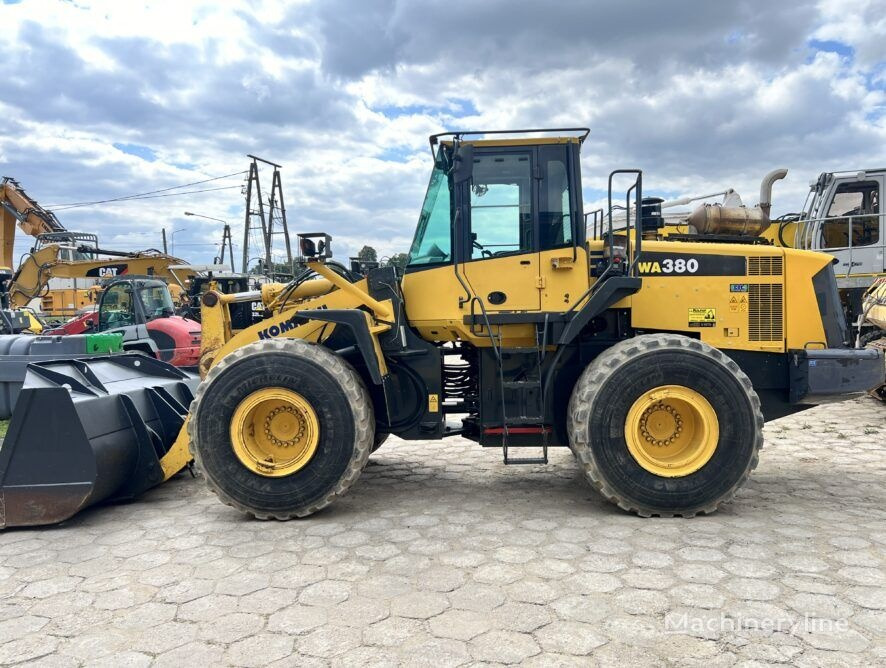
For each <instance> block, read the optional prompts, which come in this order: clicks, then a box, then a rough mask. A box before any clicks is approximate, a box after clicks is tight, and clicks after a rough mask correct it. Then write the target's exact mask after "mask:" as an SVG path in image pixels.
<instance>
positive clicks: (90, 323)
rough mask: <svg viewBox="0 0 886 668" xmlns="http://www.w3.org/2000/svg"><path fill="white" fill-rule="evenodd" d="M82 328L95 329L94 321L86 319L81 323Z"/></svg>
mask: <svg viewBox="0 0 886 668" xmlns="http://www.w3.org/2000/svg"><path fill="white" fill-rule="evenodd" d="M83 327H84V328H86V329H92V328H93V327H95V320H93V319H92V318H87V319H86V320H85V321H84V322H83Z"/></svg>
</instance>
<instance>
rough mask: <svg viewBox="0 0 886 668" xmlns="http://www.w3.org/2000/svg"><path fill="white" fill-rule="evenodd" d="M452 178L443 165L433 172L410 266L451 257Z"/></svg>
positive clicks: (444, 260)
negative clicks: (448, 175) (450, 181)
mask: <svg viewBox="0 0 886 668" xmlns="http://www.w3.org/2000/svg"><path fill="white" fill-rule="evenodd" d="M449 202H450V196H449V178H448V177H447V175H446V172H445V171H444V169H443V167H442V165H439V164H438V165H436V166H435V167H434V171H433V172H431V181H430V183H428V190H427V192H426V193H425V201H424V203H423V204H422V207H421V214H420V215H419V218H418V225H417V226H416V229H415V239H413V241H412V247H411V248H410V249H409V259H408V261H407V266H409V267H416V266H422V265H437V264H444V263H446V262H449V261H450V260H451V258H452V232H451V227H450V222H449V221H450V206H449Z"/></svg>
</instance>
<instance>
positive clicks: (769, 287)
mask: <svg viewBox="0 0 886 668" xmlns="http://www.w3.org/2000/svg"><path fill="white" fill-rule="evenodd" d="M766 259H768V258H766ZM783 293H784V288H783V286H782V284H781V283H758V284H755V283H751V284H750V285H749V286H748V338H749V339H750V340H751V341H781V340H782V339H783V338H784V309H783V307H782V301H783V296H784V294H783Z"/></svg>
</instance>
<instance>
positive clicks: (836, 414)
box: [0, 399, 886, 668]
mask: <svg viewBox="0 0 886 668" xmlns="http://www.w3.org/2000/svg"><path fill="white" fill-rule="evenodd" d="M498 454H499V453H498V451H494V450H482V449H480V448H479V447H478V446H474V445H473V444H470V443H467V442H465V441H459V440H455V441H449V442H447V443H445V444H440V443H432V442H423V443H404V442H402V441H395V440H394V439H391V441H389V442H388V443H386V444H385V446H384V447H383V448H382V449H381V450H380V451H379V452H378V453H376V454H375V455H374V456H373V457H372V459H371V460H370V464H369V466H368V468H367V469H366V471H365V473H364V475H363V477H362V479H361V480H360V482H359V483H358V484H357V485H356V487H355V488H354V490H353V491H352V493H351V495H350V496H348V497H347V499H345V500H344V501H343V502H340V503H338V504H337V505H335V506H333V507H332V508H330V509H328V510H327V511H325V512H323V513H322V514H320V515H317V516H315V517H313V518H310V519H308V520H303V521H299V522H289V523H279V522H271V523H262V522H257V521H250V520H247V519H245V518H243V517H241V516H240V515H239V514H237V513H236V512H234V511H233V510H231V509H229V508H227V507H225V506H222V505H220V504H219V503H217V502H216V500H215V498H214V497H212V496H211V495H210V494H209V493H208V492H207V491H206V489H205V487H204V485H203V484H202V482H200V481H195V480H192V479H190V478H189V477H179V478H177V479H176V480H174V481H172V482H171V483H169V484H167V485H165V486H163V487H161V488H158V489H156V490H154V491H152V492H151V493H150V494H148V495H147V496H145V497H144V498H143V499H142V500H141V501H139V502H138V503H134V504H131V505H127V506H117V507H110V508H99V509H96V510H93V511H90V512H87V513H84V514H83V515H81V516H80V517H79V518H77V519H75V520H74V521H72V522H70V523H68V524H67V525H66V526H64V527H61V528H55V529H43V530H25V531H22V530H18V531H8V532H6V533H3V534H0V663H2V664H8V663H17V662H34V664H35V665H37V664H39V665H47V666H69V665H70V666H76V665H84V664H88V665H108V666H124V665H131V666H140V665H148V664H150V663H152V662H156V664H157V665H170V666H180V665H186V664H187V665H213V664H215V665H217V664H233V665H242V666H259V665H267V664H273V665H308V666H311V665H318V666H320V665H329V664H332V665H342V666H345V665H397V664H406V665H421V666H423V667H424V668H427V667H430V666H434V667H436V666H447V665H451V666H455V665H462V664H472V663H475V664H480V663H483V664H485V663H527V664H529V665H573V664H575V665H584V666H586V665H594V664H600V665H637V664H644V665H668V664H679V665H703V666H719V665H724V666H726V665H744V666H757V665H765V664H779V663H789V664H794V665H800V666H806V665H809V666H817V665H872V664H874V663H878V662H879V663H881V664H882V663H883V662H886V569H884V562H886V492H884V484H886V406H884V405H883V404H880V403H878V402H876V401H874V400H872V399H859V400H856V401H850V402H845V403H842V404H837V405H833V406H828V407H819V408H816V409H813V410H811V411H808V412H804V413H802V414H799V415H795V416H793V417H791V418H787V419H783V420H780V421H776V422H773V423H771V424H769V425H767V427H766V447H765V449H764V451H763V455H762V459H761V462H760V467H759V469H758V470H757V471H756V473H755V474H754V475H753V477H752V478H751V481H750V483H749V484H748V485H747V487H746V488H745V489H744V490H743V491H742V492H741V493H740V494H739V496H738V498H737V499H736V501H735V502H733V503H732V504H731V505H729V506H728V507H726V508H725V509H724V510H722V511H721V512H719V513H718V514H716V515H714V516H711V517H700V518H696V519H692V520H682V519H680V520H656V519H652V520H643V519H638V518H635V517H632V516H629V515H626V514H623V513H622V512H620V511H618V510H617V509H616V508H614V507H612V506H610V505H609V504H607V503H605V502H604V501H602V500H601V499H600V498H598V497H597V496H595V495H594V494H593V493H592V492H591V490H590V489H589V488H588V487H587V485H586V484H585V483H584V481H583V480H582V479H581V478H580V475H579V472H578V469H577V467H576V465H575V463H574V462H573V459H572V457H571V455H570V454H569V452H568V451H555V453H554V457H553V462H554V463H553V464H552V465H551V466H549V467H548V468H547V469H546V470H536V469H535V468H533V467H507V468H506V467H504V466H503V465H502V464H501V463H500V460H499V456H498Z"/></svg>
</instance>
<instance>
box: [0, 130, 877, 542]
mask: <svg viewBox="0 0 886 668" xmlns="http://www.w3.org/2000/svg"><path fill="white" fill-rule="evenodd" d="M587 132H588V131H587V130H586V129H577V130H576V129H562V130H544V131H520V132H517V133H505V132H484V133H468V132H458V133H444V134H441V135H435V136H433V137H431V149H432V153H433V159H434V164H433V170H432V173H431V178H430V183H429V186H428V189H427V193H426V195H425V200H424V204H423V206H422V210H421V214H420V216H419V221H418V226H417V229H416V232H415V238H414V241H413V244H412V247H411V249H410V252H409V260H408V264H407V266H406V269H405V273H404V275H403V276H402V277H401V276H399V275H398V273H397V271H396V270H395V269H394V268H379V269H373V270H371V271H369V272H368V275H367V276H366V277H365V278H359V277H355V276H353V275H351V274H350V273H349V272H348V271H347V270H346V269H345V268H343V267H341V266H339V265H337V264H335V263H334V262H331V261H330V258H331V255H332V254H331V239H330V238H329V236H327V235H325V234H302V235H299V247H300V252H301V255H302V256H303V261H304V263H305V264H306V266H307V267H308V268H309V269H310V272H306V273H304V274H302V275H300V276H299V277H298V278H297V279H296V280H295V281H293V282H292V283H290V284H288V285H286V286H281V285H268V286H264V287H263V288H262V292H261V294H260V295H259V294H258V293H242V294H222V293H220V292H218V291H209V292H207V293H206V294H205V295H204V296H203V307H202V323H203V339H202V350H201V374H202V375H203V376H204V378H203V381H202V382H201V383H200V384H199V386H198V387H197V389H196V392H195V395H194V401H193V403H191V404H190V411H189V413H188V414H185V412H184V410H182V409H181V408H179V409H178V412H177V413H176V412H175V408H170V406H173V404H172V403H171V402H165V403H164V402H158V400H157V396H159V395H157V396H154V395H151V397H150V398H151V401H145V400H144V399H142V400H141V401H139V402H132V401H129V400H128V393H130V392H138V391H139V390H140V389H141V388H143V387H152V382H154V383H157V384H158V385H159V386H162V385H163V383H167V384H168V383H169V382H171V379H169V378H168V376H167V377H160V376H158V377H157V378H155V379H154V380H152V379H151V377H150V375H151V374H152V373H157V372H156V371H154V370H149V369H142V370H141V371H140V373H141V374H143V375H142V377H140V378H139V379H136V378H133V377H127V382H126V383H120V384H118V385H117V387H119V388H120V389H119V394H118V396H117V399H118V400H119V405H120V407H121V408H120V411H121V412H122V411H125V412H126V415H127V417H128V420H129V422H130V425H131V426H128V427H127V426H125V422H124V421H122V420H121V421H120V423H119V424H117V425H115V426H114V430H113V431H108V430H107V429H105V430H101V429H98V428H96V429H81V432H82V434H84V435H81V436H80V438H85V439H86V440H87V441H88V444H89V446H90V447H92V448H93V449H94V450H96V451H98V449H99V445H101V446H102V448H101V449H102V451H103V452H105V453H106V452H107V451H108V450H109V449H112V447H113V449H116V450H118V451H120V452H134V448H135V447H136V444H137V443H144V442H146V439H147V442H151V443H154V444H155V445H154V447H155V451H156V453H157V462H156V464H157V465H158V466H159V467H160V468H162V470H163V471H164V473H165V474H166V473H170V472H173V471H175V470H178V469H179V468H181V466H183V465H184V463H186V462H187V461H188V459H189V458H190V456H191V455H193V457H194V459H195V460H196V462H197V464H198V465H199V467H200V468H201V469H202V470H203V472H204V474H205V476H206V479H207V481H208V484H209V486H210V487H211V488H212V490H213V491H215V492H216V493H217V494H218V496H219V498H220V499H221V500H222V501H224V502H225V503H228V504H230V505H231V506H233V507H235V508H238V509H240V510H242V511H244V512H246V513H249V514H251V515H254V516H255V517H258V518H277V519H289V518H294V517H303V516H306V515H310V514H311V513H313V512H315V511H317V510H320V509H321V508H323V507H325V506H327V505H329V504H330V503H332V502H333V501H334V500H335V499H336V498H338V497H339V496H341V495H343V494H345V493H346V492H347V491H348V489H349V488H350V487H351V485H352V484H353V483H354V482H355V481H356V480H357V478H358V477H359V475H360V473H361V471H362V470H363V468H364V466H365V465H366V462H367V459H368V457H369V455H370V453H371V452H372V451H373V450H374V449H375V448H377V447H379V445H381V443H382V441H384V439H385V438H386V437H387V435H388V434H395V435H397V436H400V437H401V438H404V439H428V440H431V439H439V438H443V437H447V436H452V435H461V436H463V437H466V438H468V439H471V440H473V441H476V442H477V443H479V444H480V445H482V446H488V447H496V448H501V451H502V455H503V460H504V463H505V464H536V465H540V464H544V463H546V462H547V459H548V449H549V448H550V447H558V446H564V447H569V448H571V449H572V452H573V454H574V455H575V457H576V458H577V460H578V461H579V464H580V466H581V468H582V471H583V472H584V474H585V476H586V478H587V480H588V482H589V483H590V484H591V485H592V486H593V487H594V488H595V489H597V490H598V491H599V492H600V493H601V494H603V495H604V496H605V497H606V498H608V499H610V500H611V501H612V502H614V503H616V504H618V505H619V506H620V507H621V508H623V509H625V510H628V511H631V512H634V513H637V514H638V515H641V516H652V515H658V516H674V515H680V516H685V517H691V516H693V515H696V514H698V513H709V512H712V511H714V510H716V509H717V508H718V507H719V506H720V505H721V504H722V503H724V502H726V501H728V500H729V499H731V498H732V497H733V496H734V494H735V493H736V491H737V490H738V489H739V488H740V487H741V485H742V484H743V483H744V482H745V481H746V480H747V478H748V476H749V475H750V473H751V471H752V470H753V469H754V467H755V466H756V465H757V461H758V456H759V450H760V447H761V445H762V441H763V436H762V427H763V422H764V418H769V417H775V416H779V415H783V414H786V413H789V412H791V411H795V410H799V409H800V408H802V407H803V405H804V404H805V403H807V402H809V401H811V400H813V399H814V398H815V396H816V395H819V396H845V395H847V394H849V393H856V392H861V391H864V390H865V389H867V388H869V387H873V386H874V385H877V384H878V383H880V382H882V380H883V377H884V364H883V355H882V352H881V351H878V350H873V349H867V350H865V349H855V348H851V347H849V345H848V343H847V341H848V332H847V328H846V323H845V321H844V319H843V316H842V312H841V310H840V308H839V302H838V297H837V286H836V282H835V278H834V272H833V268H832V265H831V259H830V258H829V257H828V256H826V255H823V254H820V253H815V252H809V251H802V250H794V249H784V248H775V247H772V246H768V245H761V244H745V243H722V242H718V239H716V238H708V239H706V240H705V241H706V243H698V242H693V241H685V240H653V239H652V238H651V237H653V236H654V231H655V230H654V228H655V226H656V225H657V222H656V221H655V220H647V219H646V217H645V216H641V217H640V219H639V220H638V219H636V216H633V217H632V216H631V215H630V213H631V211H632V209H633V210H635V211H643V207H642V206H641V202H642V199H643V178H642V173H641V172H640V170H634V169H631V170H617V171H615V172H613V173H612V174H610V177H609V206H608V212H607V217H606V222H607V225H606V229H605V231H604V233H603V234H602V237H601V238H600V239H591V240H589V239H587V238H586V235H585V229H584V225H583V217H582V208H583V207H582V188H581V175H580V166H579V152H580V149H581V145H582V142H583V140H584V138H585V137H586V136H587ZM481 135H486V137H485V138H479V137H480V136H481ZM619 179H627V180H628V182H629V184H630V185H629V187H628V188H627V191H626V193H624V199H623V200H620V201H621V202H623V203H624V207H625V210H626V211H627V212H628V219H627V221H626V225H625V228H624V229H623V230H614V229H613V227H612V222H611V221H612V211H613V208H614V206H615V205H617V204H619V202H617V201H615V200H614V199H613V192H614V181H616V180H619ZM619 197H621V196H619ZM650 231H651V232H652V233H650ZM647 233H649V234H647ZM311 274H313V275H314V278H313V279H312V278H311ZM259 297H261V299H262V302H263V304H264V306H265V309H266V312H267V313H268V316H267V317H266V318H265V319H264V320H263V321H261V322H259V323H257V324H254V325H251V326H249V327H246V328H242V329H241V328H238V327H237V326H236V324H235V321H234V320H233V319H232V317H231V313H232V311H233V309H234V307H235V306H237V305H239V304H241V303H243V302H248V301H253V300H255V299H258V298H259ZM149 372H150V373H149ZM89 373H90V372H89V369H88V368H84V369H80V370H71V369H68V370H64V372H63V370H58V369H56V370H53V373H52V374H49V373H46V372H45V371H41V373H40V377H39V379H35V380H34V383H33V389H32V390H31V391H30V394H29V395H28V397H27V398H28V399H29V400H30V401H31V402H33V404H34V406H38V405H39V404H40V402H41V401H42V399H41V396H42V395H41V392H45V393H46V394H47V396H48V395H49V393H50V391H51V392H53V393H54V394H53V396H59V394H60V392H62V391H63V390H59V388H61V387H65V386H67V387H69V388H75V389H72V390H69V392H70V393H71V394H72V395H76V399H77V401H78V403H79V405H78V410H77V413H78V414H79V415H84V414H85V413H86V410H85V409H86V406H87V405H88V403H89V401H92V399H89V398H88V396H87V394H86V393H87V391H92V389H91V387H90V380H89ZM48 378H49V379H51V381H52V388H47V387H46V385H47V384H48V383H49V380H47V379H48ZM178 382H179V383H185V384H187V382H188V381H186V380H181V381H178ZM25 387H26V389H25V390H24V391H23V393H22V394H23V396H24V395H25V394H26V393H27V392H28V390H27V388H28V387H29V386H28V385H27V382H26V386H25ZM76 388H82V389H76ZM114 392H115V390H114V389H113V388H112V387H109V385H108V384H104V385H103V390H101V391H99V390H95V394H96V399H95V400H96V401H97V400H98V397H99V396H100V397H101V400H102V401H104V402H105V404H104V405H106V406H108V405H109V404H108V398H109V396H111V395H113V394H114ZM182 393H183V394H185V392H184V390H182ZM139 396H140V397H141V396H142V395H139ZM183 403H184V402H178V404H177V405H178V406H181V405H182V404H183ZM21 404H22V399H20V401H19V405H20V406H21ZM107 410H109V409H107ZM161 418H165V419H161ZM173 418H174V419H173ZM17 420H18V421H17ZM31 422H33V421H31ZM182 422H183V423H185V426H184V427H183V428H182V429H181V430H180V431H179V432H178V435H177V437H176V436H172V435H171V433H172V432H173V426H174V425H175V424H178V423H182ZM153 425H159V427H158V428H157V429H154V427H153ZM31 428H32V425H31V424H30V422H29V420H28V419H27V416H26V415H25V413H24V411H23V412H22V413H21V414H19V412H18V410H17V413H16V416H14V418H13V423H12V425H11V428H10V438H8V439H7V441H6V442H5V443H4V444H3V447H2V448H0V472H2V474H3V476H5V477H3V479H2V481H0V482H2V486H0V492H2V493H3V494H6V495H7V496H8V495H9V494H10V486H9V484H8V482H7V480H8V479H9V477H10V476H11V475H12V472H13V471H14V469H15V466H14V463H13V465H12V466H9V465H8V464H7V465H5V464H3V461H4V460H3V456H4V455H6V461H8V460H9V459H10V458H11V459H13V460H14V459H15V457H16V455H17V454H18V450H19V449H22V450H23V451H25V452H27V451H28V449H29V448H32V447H37V446H36V445H35V443H34V442H35V441H36V440H37V436H38V435H39V434H38V430H36V428H34V433H33V434H32V435H31V436H29V434H28V431H29V429H31ZM99 433H100V435H99ZM145 434H147V437H146V436H144V435H145ZM10 439H11V440H10ZM58 447H61V443H59V445H58ZM9 449H11V456H10V454H9V453H8V452H5V451H7V450H9ZM528 449H533V450H534V451H535V452H534V454H531V455H524V454H518V453H522V452H527V451H528ZM85 450H88V448H86V449H85ZM132 456H134V455H132ZM4 466H5V468H3V467H4ZM15 473H16V475H15V480H16V481H17V486H16V487H15V489H14V490H13V491H14V493H15V494H14V495H15V497H16V501H15V503H10V502H9V498H7V502H6V504H5V508H6V518H5V520H4V521H5V524H6V525H7V526H12V525H16V524H27V523H37V524H39V523H45V522H46V517H49V516H50V515H53V513H45V514H44V515H43V516H42V517H41V518H39V519H36V520H35V519H33V517H29V516H28V511H29V510H31V511H32V510H33V508H34V504H33V503H32V504H31V505H30V506H27V505H23V504H24V501H25V500H27V499H28V489H29V487H28V486H29V485H30V486H31V488H32V489H33V490H35V495H36V490H38V488H39V484H40V478H41V476H45V475H46V472H45V470H42V469H40V468H36V469H34V470H29V469H28V467H27V465H26V464H25V465H23V466H22V468H21V469H20V470H18V471H16V472H15ZM29 475H30V480H29ZM130 483H132V481H130ZM143 486H144V485H136V486H135V487H137V488H138V487H143ZM109 496H110V497H113V492H111V493H108V494H106V495H105V497H104V498H108V497H109ZM32 500H33V499H32ZM90 502H92V501H90V500H89V499H85V500H84V501H83V504H84V505H86V504H88V503H90ZM70 505H75V504H69V506H70ZM0 507H2V505H0ZM34 514H35V513H32V515H34ZM55 515H56V520H54V521H57V519H58V517H57V516H58V514H55ZM62 519H63V518H62ZM0 524H2V523H0Z"/></svg>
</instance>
